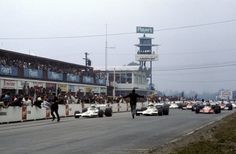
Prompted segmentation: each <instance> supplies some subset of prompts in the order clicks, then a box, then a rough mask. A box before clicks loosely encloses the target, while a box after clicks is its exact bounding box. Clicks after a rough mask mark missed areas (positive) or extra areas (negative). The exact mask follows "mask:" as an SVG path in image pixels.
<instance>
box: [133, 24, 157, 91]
mask: <svg viewBox="0 0 236 154" xmlns="http://www.w3.org/2000/svg"><path fill="white" fill-rule="evenodd" d="M153 32H154V29H153V27H136V33H142V34H143V36H142V37H139V44H135V46H137V47H138V49H137V50H138V51H137V54H136V55H135V59H136V60H137V61H139V64H140V67H141V68H143V69H144V70H146V75H147V77H148V78H150V83H149V87H150V88H151V89H154V87H153V84H152V61H157V60H158V54H157V51H155V50H153V47H154V46H158V45H157V44H152V39H153V38H151V37H146V34H153ZM147 63H150V65H149V67H148V66H147Z"/></svg>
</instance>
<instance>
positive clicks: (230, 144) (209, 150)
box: [145, 113, 236, 154]
mask: <svg viewBox="0 0 236 154" xmlns="http://www.w3.org/2000/svg"><path fill="white" fill-rule="evenodd" d="M145 154H236V113H233V114H231V115H229V116H227V117H225V118H223V119H222V120H220V121H218V122H216V123H214V124H211V125H209V126H207V127H205V128H202V129H200V130H198V131H196V132H195V133H193V134H192V135H189V136H186V137H184V138H182V139H180V140H178V141H176V142H175V143H170V144H167V145H164V146H162V147H158V148H156V149H152V150H149V151H148V152H145Z"/></svg>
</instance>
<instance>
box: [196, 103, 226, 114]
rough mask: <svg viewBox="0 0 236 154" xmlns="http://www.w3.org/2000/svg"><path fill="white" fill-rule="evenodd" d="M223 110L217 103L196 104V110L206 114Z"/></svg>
mask: <svg viewBox="0 0 236 154" xmlns="http://www.w3.org/2000/svg"><path fill="white" fill-rule="evenodd" d="M220 112H221V108H220V106H219V105H217V104H210V103H207V104H206V105H203V104H199V105H198V106H196V110H195V113H197V114H198V113H206V114H211V113H215V114H218V113H220Z"/></svg>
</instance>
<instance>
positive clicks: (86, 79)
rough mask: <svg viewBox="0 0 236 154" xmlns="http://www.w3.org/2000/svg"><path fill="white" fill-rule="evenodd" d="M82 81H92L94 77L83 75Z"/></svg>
mask: <svg viewBox="0 0 236 154" xmlns="http://www.w3.org/2000/svg"><path fill="white" fill-rule="evenodd" d="M83 83H92V84H93V83H94V78H93V77H91V76H83Z"/></svg>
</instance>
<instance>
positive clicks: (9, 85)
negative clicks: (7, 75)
mask: <svg viewBox="0 0 236 154" xmlns="http://www.w3.org/2000/svg"><path fill="white" fill-rule="evenodd" d="M3 88H4V89H16V81H13V80H4V83H3Z"/></svg>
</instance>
